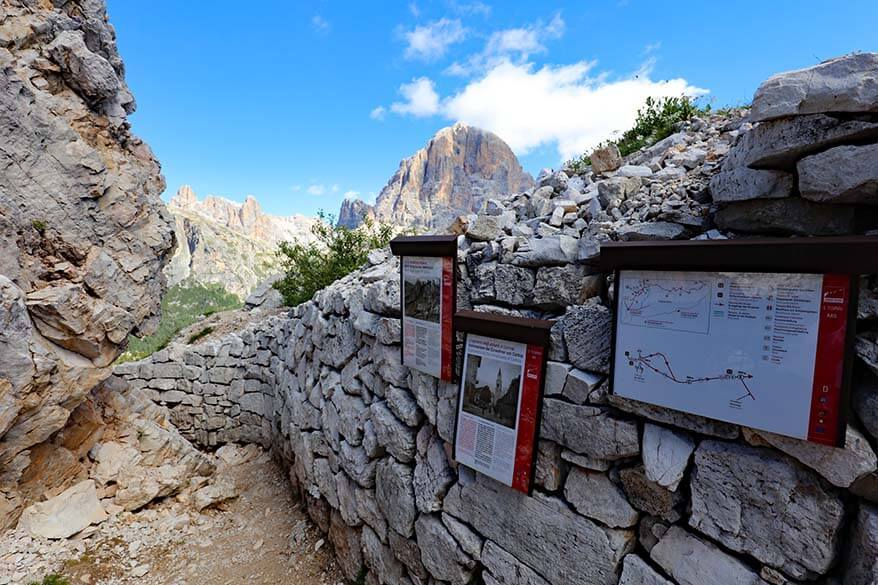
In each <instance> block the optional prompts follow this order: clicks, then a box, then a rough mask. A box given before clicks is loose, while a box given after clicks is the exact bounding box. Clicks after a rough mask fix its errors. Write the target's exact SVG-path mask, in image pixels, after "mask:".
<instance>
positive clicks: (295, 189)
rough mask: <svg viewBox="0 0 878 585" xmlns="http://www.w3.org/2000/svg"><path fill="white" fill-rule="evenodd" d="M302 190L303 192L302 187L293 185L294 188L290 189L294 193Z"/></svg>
mask: <svg viewBox="0 0 878 585" xmlns="http://www.w3.org/2000/svg"><path fill="white" fill-rule="evenodd" d="M301 190H302V186H301V185H293V186H292V187H290V191H292V192H293V193H298V192H299V191H301Z"/></svg>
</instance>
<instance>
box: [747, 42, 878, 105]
mask: <svg viewBox="0 0 878 585" xmlns="http://www.w3.org/2000/svg"><path fill="white" fill-rule="evenodd" d="M825 112H878V53H852V54H850V55H844V56H842V57H836V58H835V59H830V60H829V61H824V62H823V63H820V64H819V65H815V66H813V67H807V68H805V69H799V70H797V71H787V72H785V73H779V74H777V75H773V76H771V77H769V78H768V79H767V80H766V81H764V82H762V85H760V86H759V89H757V90H756V95H754V96H753V103H752V104H751V106H750V119H751V120H753V121H761V120H771V119H774V118H783V117H785V116H797V115H801V114H819V113H825Z"/></svg>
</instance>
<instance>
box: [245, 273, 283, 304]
mask: <svg viewBox="0 0 878 585" xmlns="http://www.w3.org/2000/svg"><path fill="white" fill-rule="evenodd" d="M282 277H283V275H282V274H273V275H271V276H269V277H268V278H266V279H265V280H263V281H262V282H260V283H259V284H257V285H256V288H255V289H253V292H251V293H250V295H249V296H248V297H247V298H246V299H244V308H246V309H247V310H248V311H253V310H254V309H262V310H270V309H277V308H279V307H282V306H283V304H284V300H283V297H282V296H281V294H280V291H279V290H277V289H276V288H274V283H275V282H277V281H278V280H280V279H281V278H282Z"/></svg>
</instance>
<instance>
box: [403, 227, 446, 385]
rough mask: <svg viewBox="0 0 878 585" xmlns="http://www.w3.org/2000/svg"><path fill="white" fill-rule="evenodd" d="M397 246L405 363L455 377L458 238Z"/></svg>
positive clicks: (405, 241) (406, 239)
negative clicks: (453, 325)
mask: <svg viewBox="0 0 878 585" xmlns="http://www.w3.org/2000/svg"><path fill="white" fill-rule="evenodd" d="M391 248H392V250H393V252H394V253H395V254H398V255H401V256H402V258H401V260H400V297H401V303H402V307H401V312H402V363H403V365H405V366H408V367H410V368H413V369H416V370H418V371H421V372H424V373H426V374H430V375H431V376H435V377H436V378H440V379H442V380H446V381H451V379H452V377H453V371H454V368H453V357H454V332H453V330H452V318H453V315H454V309H455V296H456V283H455V260H456V256H457V237H456V236H420V237H398V238H395V239H394V240H393V241H392V242H391Z"/></svg>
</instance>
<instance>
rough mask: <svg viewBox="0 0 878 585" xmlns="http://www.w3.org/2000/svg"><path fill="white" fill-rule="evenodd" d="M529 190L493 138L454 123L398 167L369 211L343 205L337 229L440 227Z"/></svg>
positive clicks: (509, 154) (357, 205)
mask: <svg viewBox="0 0 878 585" xmlns="http://www.w3.org/2000/svg"><path fill="white" fill-rule="evenodd" d="M532 185H533V179H532V177H531V176H530V175H529V174H527V173H526V172H525V171H524V170H522V168H521V165H520V164H519V162H518V159H517V158H516V156H515V154H514V153H513V152H512V150H511V149H510V148H509V146H507V145H506V143H505V142H503V140H501V139H500V138H499V137H498V136H497V135H496V134H493V133H491V132H487V131H485V130H481V129H479V128H475V127H473V126H468V125H466V124H462V123H457V124H455V125H454V126H451V127H448V128H443V129H442V130H440V131H439V132H437V133H436V135H435V136H433V138H431V139H430V141H429V142H428V143H427V145H426V146H425V147H424V148H422V149H421V150H419V151H417V152H416V153H415V154H414V155H412V156H411V157H409V158H407V159H405V160H403V161H402V162H400V163H399V169H397V171H396V173H394V175H393V177H391V179H390V181H388V182H387V185H385V186H384V188H383V189H382V190H381V193H379V195H378V198H377V200H376V202H375V205H374V206H369V205H367V204H365V203H363V202H362V201H359V200H346V201H345V202H344V203H342V208H341V211H340V213H339V224H340V225H344V226H347V227H355V226H356V225H359V223H360V222H361V221H362V220H363V218H364V217H371V218H374V219H377V220H378V221H381V222H384V223H389V224H392V225H396V226H401V227H422V228H436V227H444V226H445V225H447V224H448V223H449V222H450V221H451V220H452V219H453V218H454V217H455V216H457V215H460V214H461V213H468V212H472V211H476V210H478V208H479V207H480V206H481V204H482V202H483V201H484V200H485V199H487V198H489V197H492V196H497V195H501V194H504V193H513V192H518V191H522V190H524V189H527V188H528V187H531V186H532Z"/></svg>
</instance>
